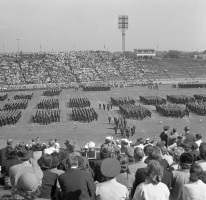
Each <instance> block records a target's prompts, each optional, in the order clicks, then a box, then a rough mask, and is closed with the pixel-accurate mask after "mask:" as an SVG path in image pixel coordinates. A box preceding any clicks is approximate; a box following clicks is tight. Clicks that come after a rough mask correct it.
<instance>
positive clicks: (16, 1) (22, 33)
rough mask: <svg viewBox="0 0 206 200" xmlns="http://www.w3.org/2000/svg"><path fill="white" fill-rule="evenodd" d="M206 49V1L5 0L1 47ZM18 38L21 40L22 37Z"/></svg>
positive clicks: (0, 9) (0, 8)
mask: <svg viewBox="0 0 206 200" xmlns="http://www.w3.org/2000/svg"><path fill="white" fill-rule="evenodd" d="M119 15H128V18H129V28H128V30H127V31H126V37H125V50H127V51H133V50H134V49H140V48H153V49H156V50H160V51H165V50H166V51H167V50H180V51H204V50H206V0H0V52H17V50H18V42H19V50H20V51H23V52H39V51H40V50H41V51H46V52H47V51H52V49H53V51H72V50H75V51H79V50H108V51H112V52H114V51H121V49H122V34H121V31H120V30H119V29H118V16H119ZM17 39H19V40H17Z"/></svg>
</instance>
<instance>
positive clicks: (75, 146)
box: [64, 140, 80, 153]
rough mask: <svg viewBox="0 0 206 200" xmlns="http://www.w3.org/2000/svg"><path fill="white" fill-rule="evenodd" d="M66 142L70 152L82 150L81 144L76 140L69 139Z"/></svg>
mask: <svg viewBox="0 0 206 200" xmlns="http://www.w3.org/2000/svg"><path fill="white" fill-rule="evenodd" d="M64 144H65V145H66V147H67V151H68V153H75V152H80V148H79V145H78V144H77V142H76V141H74V140H67V141H66V142H65V143H64Z"/></svg>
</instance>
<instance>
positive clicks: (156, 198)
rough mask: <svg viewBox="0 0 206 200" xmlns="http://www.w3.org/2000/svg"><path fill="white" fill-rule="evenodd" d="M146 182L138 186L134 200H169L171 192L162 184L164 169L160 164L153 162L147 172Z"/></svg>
mask: <svg viewBox="0 0 206 200" xmlns="http://www.w3.org/2000/svg"><path fill="white" fill-rule="evenodd" d="M145 174H146V180H145V182H144V183H141V184H140V185H139V186H137V188H136V190H135V193H134V196H133V200H169V196H170V191H169V189H168V187H167V186H166V185H165V184H164V183H162V182H161V180H162V177H163V167H162V166H161V165H160V164H159V162H157V161H155V160H151V161H149V163H148V166H147V168H146V171H145Z"/></svg>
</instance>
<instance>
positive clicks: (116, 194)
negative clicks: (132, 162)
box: [96, 158, 129, 200]
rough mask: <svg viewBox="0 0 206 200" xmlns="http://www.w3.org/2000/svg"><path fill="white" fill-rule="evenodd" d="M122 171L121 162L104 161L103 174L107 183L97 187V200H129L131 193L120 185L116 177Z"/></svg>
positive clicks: (114, 159)
mask: <svg viewBox="0 0 206 200" xmlns="http://www.w3.org/2000/svg"><path fill="white" fill-rule="evenodd" d="M120 171H121V165H120V162H119V161H118V160H117V159H116V158H107V159H104V160H103V162H102V165H101V172H102V174H103V175H104V176H105V178H106V181H105V182H103V183H99V184H97V185H96V197H97V200H111V199H112V200H120V199H128V198H129V191H128V189H127V188H126V186H124V185H123V184H121V183H118V182H117V180H116V178H115V177H116V176H117V175H118V174H119V173H120Z"/></svg>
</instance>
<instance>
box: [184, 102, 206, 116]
mask: <svg viewBox="0 0 206 200" xmlns="http://www.w3.org/2000/svg"><path fill="white" fill-rule="evenodd" d="M186 107H187V108H188V109H189V110H191V111H193V112H195V113H198V114H199V115H206V103H199V104H197V103H194V102H191V103H187V104H186Z"/></svg>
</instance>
